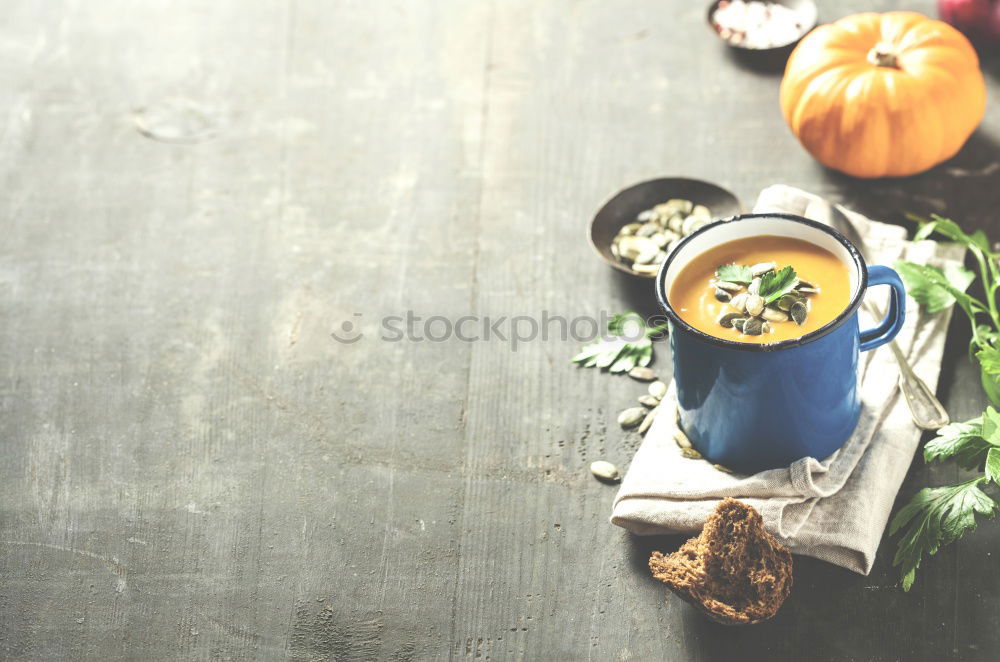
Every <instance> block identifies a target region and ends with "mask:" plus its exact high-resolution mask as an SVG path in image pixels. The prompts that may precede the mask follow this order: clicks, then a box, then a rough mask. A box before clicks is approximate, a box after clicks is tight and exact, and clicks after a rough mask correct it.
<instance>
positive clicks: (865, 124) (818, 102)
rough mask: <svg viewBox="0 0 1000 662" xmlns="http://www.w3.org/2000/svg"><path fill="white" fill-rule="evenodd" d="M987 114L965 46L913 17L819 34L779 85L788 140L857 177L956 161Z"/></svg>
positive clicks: (862, 20)
mask: <svg viewBox="0 0 1000 662" xmlns="http://www.w3.org/2000/svg"><path fill="white" fill-rule="evenodd" d="M985 108H986V85H985V83H984V82H983V74H982V72H980V70H979V58H978V57H977V56H976V51H975V50H974V49H973V48H972V45H971V44H970V43H969V40H968V39H966V38H965V36H964V35H962V33H960V32H959V31H958V30H956V29H955V28H953V27H951V26H950V25H947V24H946V23H942V22H941V21H934V20H931V19H929V18H927V17H926V16H923V15H921V14H917V13H914V12H888V13H886V14H873V13H867V14H857V15H854V16H848V17H847V18H843V19H841V20H839V21H837V22H836V23H832V24H830V25H824V26H822V27H819V28H816V29H815V30H813V31H812V32H811V33H809V34H808V35H807V36H806V37H805V38H804V39H803V40H802V41H801V42H800V43H799V45H798V46H796V48H795V50H794V51H793V52H792V54H791V56H789V59H788V65H787V67H786V68H785V75H784V77H783V78H782V80H781V112H782V114H783V115H784V117H785V121H786V122H787V123H788V126H789V127H790V128H791V130H792V133H794V134H795V136H796V137H797V138H798V139H799V141H800V142H801V143H802V145H803V146H804V147H805V148H806V150H808V151H809V153H810V154H812V155H813V157H815V158H816V159H817V160H818V161H819V162H820V163H822V164H824V165H826V166H829V167H831V168H835V169H837V170H840V171H842V172H846V173H847V174H849V175H854V176H855V177H885V176H893V177H900V176H905V175H913V174H916V173H918V172H923V171H924V170H927V169H928V168H931V167H933V166H935V165H937V164H938V163H941V162H942V161H944V160H946V159H948V158H951V157H952V156H954V155H955V153H956V152H958V150H959V149H961V147H962V145H963V144H965V141H966V140H967V139H968V137H969V136H970V135H971V134H972V132H973V131H974V130H975V128H976V126H977V125H978V124H979V122H980V121H981V120H982V119H983V112H984V111H985Z"/></svg>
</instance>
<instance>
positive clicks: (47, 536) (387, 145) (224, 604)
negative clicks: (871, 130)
mask: <svg viewBox="0 0 1000 662" xmlns="http://www.w3.org/2000/svg"><path fill="white" fill-rule="evenodd" d="M703 4H705V3H700V2H685V1H680V0H676V1H673V2H667V1H666V0H660V1H657V2H653V1H647V0H628V1H623V2H615V3H609V2H599V1H597V0H591V1H586V2H585V1H571V0H553V1H551V2H544V3H540V2H528V1H526V0H505V1H500V0H495V1H493V2H488V1H482V2H475V1H466V2H460V1H457V0H455V1H452V0H435V1H434V2H429V1H428V2H402V1H400V2H383V1H377V2H356V3H347V2H339V3H334V2H319V1H314V2H302V1H288V2H279V1H272V2H247V1H246V0H227V1H217V2H211V3H198V2H168V1H166V0H161V1H158V2H143V3H128V2H110V1H108V2H105V1H102V2H83V1H82V0H76V1H71V0H67V1H58V2H57V1H55V0H53V1H51V2H46V3H36V2H29V1H26V0H17V1H11V2H7V3H5V4H4V19H3V22H2V24H0V90H2V92H3V97H2V98H3V100H4V103H3V107H2V108H0V110H2V115H0V219H2V233H0V319H2V324H0V375H2V378H0V413H2V415H0V449H2V452H0V657H2V658H5V659H13V660H48V659H94V660H111V659H135V660H154V659H155V660H159V659H197V660H209V659H212V660H214V659H220V660H230V659H231V660H245V659H293V660H332V659H338V660H341V659H350V660H353V659H379V660H409V659H445V658H448V659H466V658H477V659H484V660H485V659H494V660H497V659H515V658H523V659H533V660H576V659H593V660H653V659H668V660H689V659H690V660H731V659H767V660H770V659H836V660H940V659H945V658H949V657H958V658H963V659H984V660H985V659H995V656H996V650H997V646H998V645H1000V632H998V630H997V629H996V627H995V625H996V618H997V611H998V606H1000V604H998V603H1000V572H998V570H997V562H998V557H995V556H991V554H992V553H993V551H994V550H996V548H997V542H998V541H1000V529H998V528H997V526H996V525H995V524H988V525H985V526H983V527H981V528H980V530H979V531H977V532H976V533H975V534H974V535H971V536H967V537H966V538H965V539H963V540H962V541H961V542H959V543H958V544H955V545H953V546H950V547H948V548H946V549H944V550H942V551H941V552H940V553H939V554H938V555H937V556H936V557H935V558H933V559H931V560H930V561H928V562H926V563H925V565H924V567H923V568H922V569H921V571H920V575H919V579H918V582H917V584H916V586H915V587H914V589H913V590H912V591H911V592H910V593H909V594H904V593H903V592H902V591H901V590H900V588H899V587H898V585H897V572H896V571H895V570H894V569H892V568H891V567H890V562H891V555H892V552H893V548H894V541H890V540H886V541H885V542H884V544H883V546H882V549H881V552H880V557H879V561H878V563H877V564H876V567H875V569H874V571H873V572H872V574H871V576H869V577H861V576H857V575H853V574H851V573H849V572H847V571H844V570H840V569H837V568H835V567H832V566H830V565H827V564H824V563H821V562H818V561H813V560H810V559H806V558H799V559H797V561H796V562H797V566H796V571H795V573H796V585H795V589H794V591H793V593H792V596H791V598H790V599H789V600H788V602H787V603H786V605H785V607H784V608H783V609H782V611H781V612H780V613H779V615H778V616H777V617H776V618H775V619H774V620H773V621H771V622H769V623H767V624H765V625H761V626H759V627H754V628H747V629H725V628H722V627H721V626H716V625H713V624H711V623H708V622H706V621H705V620H703V619H702V618H700V617H699V616H697V615H696V614H694V613H693V612H692V610H691V609H690V608H688V607H687V606H685V605H683V604H682V603H680V602H679V601H678V600H675V599H670V598H668V597H667V596H666V595H665V591H664V590H663V589H662V588H661V586H660V585H658V584H657V583H655V582H654V581H653V580H652V579H651V578H650V577H649V576H648V572H647V571H646V569H645V562H646V558H647V557H648V554H649V551H650V550H651V549H669V548H671V546H676V545H677V543H678V540H677V539H671V538H658V539H637V538H632V537H630V536H628V535H626V534H625V533H623V532H622V531H621V530H619V529H617V528H615V527H613V526H611V525H610V524H608V516H609V513H610V506H611V500H612V498H613V496H614V493H615V490H614V488H613V487H609V486H604V485H601V484H599V483H597V482H595V481H594V480H593V479H592V478H591V477H590V475H589V473H588V472H587V465H588V464H589V462H590V461H592V460H594V459H597V458H608V459H611V460H612V461H615V462H617V463H620V464H621V465H623V466H624V465H627V463H628V461H629V459H630V457H631V454H632V453H633V451H634V450H635V448H636V446H637V439H636V438H635V436H634V435H629V434H625V433H623V432H622V431H620V430H619V429H618V427H617V426H616V425H615V424H614V420H613V417H614V415H615V413H616V411H617V410H619V409H620V408H621V407H622V406H623V405H624V404H626V403H628V402H630V401H631V400H632V398H634V396H635V394H636V392H637V386H636V384H635V383H633V382H630V381H629V380H627V379H615V378H611V377H608V376H605V375H601V374H598V373H597V372H595V371H585V370H576V369H574V368H573V367H572V366H571V365H570V364H569V363H568V361H567V359H568V358H569V357H570V356H571V355H572V354H573V353H574V351H575V349H576V346H577V345H578V343H575V342H574V341H572V340H559V339H553V338H550V339H549V340H548V341H541V340H538V341H535V342H531V343H525V344H524V345H522V346H520V347H518V349H517V351H512V349H511V347H510V346H509V343H504V342H501V341H498V340H495V339H494V340H492V341H488V342H487V341H483V342H475V343H467V342H461V341H459V340H456V339H451V340H448V341H446V342H437V343H436V342H410V341H403V342H395V343H392V342H384V341H382V340H379V335H380V329H379V321H380V319H381V318H382V317H383V316H386V315H402V314H405V311H406V310H412V311H414V313H415V314H417V315H420V316H422V317H425V318H426V317H428V316H431V315H443V316H447V317H449V318H451V319H455V318H457V317H459V316H461V315H466V314H469V315H477V316H481V317H483V316H491V317H497V316H510V315H531V316H540V315H541V314H542V312H543V311H549V313H550V314H553V315H564V316H567V317H575V316H579V315H596V314H598V313H599V312H600V311H602V310H607V311H618V310H621V309H627V308H638V309H640V310H643V311H647V312H651V311H652V310H653V303H652V293H651V291H650V289H649V288H648V287H647V286H645V285H644V284H642V285H637V284H635V283H631V282H629V281H627V280H626V279H625V278H623V277H621V276H619V275H618V274H616V273H613V272H612V271H611V270H610V269H608V268H607V267H606V266H604V265H603V264H601V263H599V262H598V261H597V260H596V259H595V257H594V256H593V255H592V254H591V252H590V249H589V247H588V246H587V245H586V242H585V241H584V229H585V227H586V224H587V221H588V219H589V217H590V216H591V215H592V213H593V212H594V211H595V209H596V207H597V206H598V205H599V204H600V203H601V201H602V200H603V199H604V198H605V197H606V196H608V195H609V194H611V193H613V192H614V191H615V190H616V189H618V188H620V187H622V186H625V185H627V184H630V183H632V182H635V181H639V180H642V179H647V178H651V177H654V176H659V175H685V176H691V177H699V178H705V179H710V180H714V181H717V182H719V183H721V184H722V185H724V186H728V187H729V188H731V189H732V190H734V191H735V192H736V193H737V194H738V195H739V196H741V197H742V199H743V200H744V201H745V203H746V204H748V205H749V204H752V201H753V199H754V197H755V196H756V193H757V191H759V190H760V189H761V188H762V187H763V186H766V185H768V184H771V183H775V182H784V183H789V184H794V185H799V186H802V187H805V188H808V189H810V190H813V191H816V192H818V193H821V194H825V195H828V196H830V197H832V198H834V199H837V200H842V201H845V202H847V203H849V204H850V205H853V206H855V207H856V208H858V209H860V210H861V211H865V212H868V213H870V214H874V215H877V216H879V217H882V218H890V219H891V218H898V217H899V212H900V211H901V210H915V211H924V212H927V211H937V210H939V211H947V212H948V213H951V214H953V215H954V216H955V217H956V218H957V219H959V220H961V221H962V222H963V223H965V224H968V225H969V226H971V227H980V228H985V229H987V230H989V231H990V232H991V233H992V235H993V237H994V238H1000V224H998V222H997V221H996V210H997V209H998V208H1000V172H997V171H996V170H994V168H996V162H997V160H998V158H1000V155H998V152H997V148H996V145H995V143H994V138H993V136H996V135H997V134H998V132H1000V107H998V106H997V105H996V103H995V102H994V100H993V99H992V98H991V106H990V109H989V112H988V115H987V118H986V120H985V122H984V124H983V127H982V129H981V130H980V131H979V132H978V133H977V134H976V135H975V136H974V137H973V139H972V141H971V142H970V144H969V145H968V146H967V147H966V149H965V150H963V152H962V153H961V154H960V155H959V157H957V159H956V160H955V161H954V162H953V163H950V164H948V165H946V166H945V167H940V168H938V169H935V170H934V171H932V172H930V173H928V174H925V175H922V176H920V177H916V178H912V179H909V180H904V181H876V182H859V181H856V180H851V179H849V178H846V177H843V176H840V175H837V174H834V173H831V172H828V171H826V170H824V169H823V168H821V167H820V166H818V165H817V164H816V163H814V162H813V161H812V160H811V159H810V158H809V157H808V156H807V155H806V154H805V152H804V151H803V150H802V149H801V148H800V147H799V146H798V145H797V143H796V142H795V140H794V139H793V138H792V137H791V135H790V134H789V133H788V132H787V130H786V129H785V127H784V125H783V123H782V120H781V118H780V115H779V112H778V108H777V89H778V82H779V76H778V75H776V74H774V73H768V72H761V71H757V70H754V69H752V68H749V67H747V66H745V64H743V63H741V62H740V61H737V60H735V59H733V58H732V57H731V56H730V54H728V53H727V52H726V50H725V49H724V48H723V47H722V46H721V44H719V43H718V42H717V41H716V40H715V39H714V38H713V37H712V35H711V34H710V33H709V32H708V30H707V27H706V26H705V25H704V17H703V11H704V7H703V6H702V5H703ZM830 4H832V3H826V5H830ZM897 4H903V3H894V2H860V1H859V0H850V1H848V2H842V3H837V4H836V7H835V8H834V7H830V6H826V5H824V7H823V8H822V18H823V19H824V20H832V19H834V18H837V17H839V16H841V15H844V14H848V13H853V12H855V11H859V10H862V9H888V8H891V7H894V6H896V5H897ZM905 4H906V6H908V7H913V8H916V9H921V10H924V11H930V12H933V11H934V9H933V3H931V2H928V1H920V2H913V3H905ZM986 68H987V70H988V78H989V85H990V92H991V97H995V96H996V94H997V92H998V90H1000V86H998V85H997V81H996V71H997V70H998V69H1000V67H997V66H996V65H995V64H994V63H992V62H989V63H986ZM178 100H187V101H189V102H191V103H193V104H197V106H198V107H199V108H200V109H201V111H202V112H203V113H204V117H205V118H207V121H208V124H209V128H210V130H209V131H207V132H206V133H204V134H201V135H198V136H196V137H197V140H194V141H191V142H182V143H170V142H162V141H158V140H153V139H150V138H149V137H147V136H145V135H143V134H142V133H140V132H139V131H138V130H137V128H136V125H135V122H134V117H133V114H134V113H135V112H136V111H137V110H140V109H144V110H143V112H141V113H140V117H141V118H146V119H147V120H148V119H149V117H150V116H152V117H153V118H154V119H155V117H156V114H157V113H160V112H162V109H163V108H169V107H170V105H171V104H177V103H180V101H178ZM181 117H184V116H181ZM956 167H958V168H962V169H965V171H964V172H963V171H961V170H954V169H953V168H956ZM355 313H359V314H360V316H356V315H355ZM345 320H347V321H351V322H353V323H355V330H356V331H357V330H361V331H363V332H364V337H362V338H361V339H360V340H359V341H358V342H356V343H354V344H340V343H338V342H335V341H334V340H333V339H332V338H331V335H330V334H331V332H332V331H340V330H341V324H342V322H344V321H345ZM965 343H966V331H965V329H964V322H963V321H962V320H957V319H956V323H955V325H954V326H953V329H952V335H951V339H950V343H949V358H948V361H947V362H946V365H945V368H944V373H943V377H942V385H941V389H940V392H941V393H942V394H943V397H944V399H945V401H946V404H947V405H948V409H949V411H950V412H951V413H952V414H953V416H955V417H956V418H959V419H964V418H967V417H971V416H974V415H976V414H978V413H979V412H980V411H981V408H982V406H983V404H984V402H985V400H984V398H983V396H982V394H981V392H980V390H979V387H978V385H977V380H976V373H975V371H974V370H973V368H972V366H971V365H970V364H969V363H968V362H967V361H966V360H965V358H964V355H963V352H964V346H965ZM658 356H659V359H658V361H659V363H658V367H659V368H660V370H661V371H663V372H664V373H667V372H669V359H668V357H667V352H666V348H665V346H661V347H660V348H659V350H658ZM955 477H956V470H955V469H954V468H952V467H950V466H944V467H941V468H934V469H928V468H925V467H924V466H923V464H922V462H919V461H918V462H916V463H915V465H914V467H913V468H912V469H911V472H910V476H909V477H908V479H907V482H906V484H905V486H904V493H903V497H908V496H909V495H910V494H912V493H913V492H914V491H915V490H917V489H919V488H920V487H921V486H924V485H928V484H937V483H941V482H944V481H950V480H953V479H954V478H955ZM901 498H902V497H901Z"/></svg>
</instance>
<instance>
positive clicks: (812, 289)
mask: <svg viewBox="0 0 1000 662" xmlns="http://www.w3.org/2000/svg"><path fill="white" fill-rule="evenodd" d="M795 291H796V292H801V293H802V294H819V288H818V287H796V288H795Z"/></svg>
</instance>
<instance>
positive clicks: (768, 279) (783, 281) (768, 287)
mask: <svg viewBox="0 0 1000 662" xmlns="http://www.w3.org/2000/svg"><path fill="white" fill-rule="evenodd" d="M795 283H796V280H795V269H792V268H791V267H784V268H782V269H780V270H778V271H768V272H767V273H766V274H764V275H763V276H761V278H760V289H759V290H758V291H757V293H758V294H759V295H760V298H762V299H763V300H764V303H771V302H772V301H774V300H775V299H777V298H779V297H780V296H782V295H783V294H787V293H788V292H791V291H792V288H794V287H795Z"/></svg>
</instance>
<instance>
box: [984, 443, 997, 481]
mask: <svg viewBox="0 0 1000 662" xmlns="http://www.w3.org/2000/svg"><path fill="white" fill-rule="evenodd" d="M986 477H987V478H989V479H990V480H992V481H993V482H994V483H996V484H997V485H1000V448H996V447H994V448H991V449H990V452H989V453H987V454H986Z"/></svg>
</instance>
